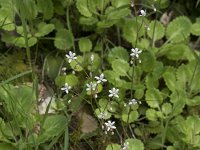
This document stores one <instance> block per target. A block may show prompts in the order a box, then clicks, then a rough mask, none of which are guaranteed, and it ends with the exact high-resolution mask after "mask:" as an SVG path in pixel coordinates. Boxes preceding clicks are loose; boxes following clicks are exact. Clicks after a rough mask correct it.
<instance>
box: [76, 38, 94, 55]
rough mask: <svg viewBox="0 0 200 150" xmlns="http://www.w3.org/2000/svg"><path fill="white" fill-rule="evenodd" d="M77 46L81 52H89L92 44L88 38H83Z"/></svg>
mask: <svg viewBox="0 0 200 150" xmlns="http://www.w3.org/2000/svg"><path fill="white" fill-rule="evenodd" d="M78 46H79V49H80V51H81V52H83V53H84V52H89V51H91V49H92V42H91V40H90V39H88V38H83V39H80V40H79V42H78Z"/></svg>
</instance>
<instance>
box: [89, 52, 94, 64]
mask: <svg viewBox="0 0 200 150" xmlns="http://www.w3.org/2000/svg"><path fill="white" fill-rule="evenodd" d="M90 60H91V62H92V63H93V62H94V54H92V55H91V56H90Z"/></svg>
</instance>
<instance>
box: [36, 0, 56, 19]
mask: <svg viewBox="0 0 200 150" xmlns="http://www.w3.org/2000/svg"><path fill="white" fill-rule="evenodd" d="M37 6H38V10H39V12H42V13H43V17H44V19H51V18H52V16H53V13H54V6H53V2H52V0H45V1H44V0H37Z"/></svg>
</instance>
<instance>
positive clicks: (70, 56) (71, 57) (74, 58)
mask: <svg viewBox="0 0 200 150" xmlns="http://www.w3.org/2000/svg"><path fill="white" fill-rule="evenodd" d="M65 56H66V57H67V58H68V62H69V63H71V61H72V60H76V59H77V57H76V54H75V53H72V52H71V51H69V55H67V54H66V55H65Z"/></svg>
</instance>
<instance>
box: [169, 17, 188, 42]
mask: <svg viewBox="0 0 200 150" xmlns="http://www.w3.org/2000/svg"><path fill="white" fill-rule="evenodd" d="M191 27H192V23H191V21H190V20H189V19H188V18H187V17H177V18H176V19H174V20H173V21H172V22H170V24H169V25H168V27H167V31H166V35H167V38H168V40H170V41H172V42H181V41H184V40H185V39H186V38H187V37H188V36H189V35H190V31H191Z"/></svg>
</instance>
